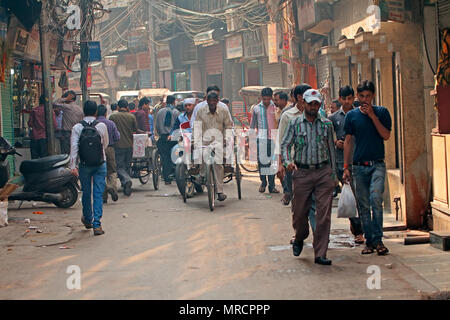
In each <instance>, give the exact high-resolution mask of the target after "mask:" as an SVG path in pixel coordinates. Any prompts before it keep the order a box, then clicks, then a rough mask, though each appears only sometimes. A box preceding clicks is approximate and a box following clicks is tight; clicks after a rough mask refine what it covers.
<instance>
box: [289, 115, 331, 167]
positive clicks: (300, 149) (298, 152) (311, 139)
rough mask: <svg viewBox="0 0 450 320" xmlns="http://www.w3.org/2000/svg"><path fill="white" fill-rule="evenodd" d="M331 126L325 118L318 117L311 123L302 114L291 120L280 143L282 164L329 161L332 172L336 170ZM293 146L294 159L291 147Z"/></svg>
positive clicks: (308, 163) (310, 163)
mask: <svg viewBox="0 0 450 320" xmlns="http://www.w3.org/2000/svg"><path fill="white" fill-rule="evenodd" d="M333 136H334V131H333V124H332V122H331V121H330V120H328V119H327V118H325V117H322V116H318V118H316V119H315V120H314V122H313V123H311V122H309V121H308V120H307V119H306V117H305V114H304V113H303V114H302V115H300V116H299V117H298V118H295V119H293V120H291V122H290V123H289V126H288V128H287V129H286V132H285V134H284V136H283V141H282V143H281V156H282V160H283V163H284V164H285V165H286V166H288V165H289V164H290V163H295V164H302V165H317V164H321V163H323V162H325V161H330V162H331V165H332V167H333V170H335V168H336V164H335V161H336V156H335V151H334V137H333ZM292 146H294V157H292V155H291V152H290V150H291V147H292Z"/></svg>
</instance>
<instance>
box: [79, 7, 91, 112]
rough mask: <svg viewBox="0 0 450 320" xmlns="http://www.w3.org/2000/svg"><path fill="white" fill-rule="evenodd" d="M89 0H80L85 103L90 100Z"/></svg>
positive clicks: (81, 83) (82, 83)
mask: <svg viewBox="0 0 450 320" xmlns="http://www.w3.org/2000/svg"><path fill="white" fill-rule="evenodd" d="M88 1H89V0H80V9H81V14H82V20H81V21H82V22H81V26H82V28H83V29H82V31H81V34H80V41H81V44H80V48H81V59H80V64H81V77H80V87H81V93H82V97H83V103H84V102H86V101H88V100H89V92H88V88H87V72H88V68H89V49H88V41H89V40H90V39H89V34H88V30H87V29H88V28H87V26H86V20H87V14H88Z"/></svg>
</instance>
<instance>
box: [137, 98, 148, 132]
mask: <svg viewBox="0 0 450 320" xmlns="http://www.w3.org/2000/svg"><path fill="white" fill-rule="evenodd" d="M149 108H150V99H149V98H146V97H144V98H142V99H141V100H139V105H138V111H136V112H135V113H134V116H135V117H136V122H137V126H138V129H139V130H141V131H144V132H146V133H149V132H150V123H149V121H148V111H146V110H148V109H149Z"/></svg>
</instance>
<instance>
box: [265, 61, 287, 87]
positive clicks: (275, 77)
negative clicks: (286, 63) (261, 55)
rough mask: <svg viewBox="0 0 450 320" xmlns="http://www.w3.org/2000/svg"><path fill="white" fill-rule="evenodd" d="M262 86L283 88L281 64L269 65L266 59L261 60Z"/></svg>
mask: <svg viewBox="0 0 450 320" xmlns="http://www.w3.org/2000/svg"><path fill="white" fill-rule="evenodd" d="M262 74H263V85H264V86H269V87H283V64H282V63H281V62H278V63H269V60H268V59H264V60H263V69H262Z"/></svg>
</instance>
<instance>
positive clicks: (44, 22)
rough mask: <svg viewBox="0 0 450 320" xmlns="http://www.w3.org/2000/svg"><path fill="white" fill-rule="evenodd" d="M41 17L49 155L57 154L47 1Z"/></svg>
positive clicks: (43, 79)
mask: <svg viewBox="0 0 450 320" xmlns="http://www.w3.org/2000/svg"><path fill="white" fill-rule="evenodd" d="M41 3H42V9H41V16H40V18H39V38H40V42H41V43H40V45H41V61H42V84H43V94H44V96H45V103H44V110H45V128H46V132H47V133H46V134H47V149H48V154H49V155H55V154H56V148H55V146H56V143H55V131H54V128H53V103H52V92H51V82H50V52H49V47H50V40H49V37H48V34H49V33H48V11H47V0H42V2H41Z"/></svg>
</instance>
